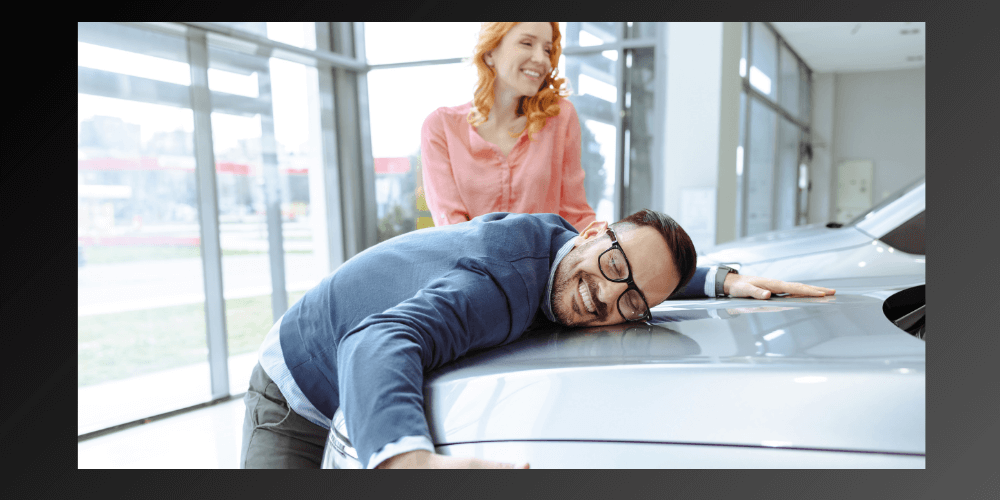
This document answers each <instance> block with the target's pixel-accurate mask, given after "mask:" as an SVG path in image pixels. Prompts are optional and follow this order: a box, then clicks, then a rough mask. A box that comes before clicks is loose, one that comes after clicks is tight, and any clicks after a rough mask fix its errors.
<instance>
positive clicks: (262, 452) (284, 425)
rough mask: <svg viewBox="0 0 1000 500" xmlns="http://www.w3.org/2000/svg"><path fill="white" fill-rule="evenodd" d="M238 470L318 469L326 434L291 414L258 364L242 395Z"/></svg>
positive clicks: (269, 378) (279, 393)
mask: <svg viewBox="0 0 1000 500" xmlns="http://www.w3.org/2000/svg"><path fill="white" fill-rule="evenodd" d="M243 402H244V403H245V404H246V408H247V411H246V415H244V417H243V445H242V447H241V450H240V468H241V469H318V468H319V467H320V462H321V461H322V460H323V447H324V446H325V445H326V439H327V434H328V433H329V432H330V431H329V430H328V429H324V428H323V427H320V426H318V425H316V424H314V423H312V422H310V421H308V420H306V419H305V418H303V417H302V416H301V415H299V414H298V413H295V412H294V411H292V409H291V408H290V407H289V406H288V402H287V401H285V397H284V396H282V395H281V391H279V390H278V385H277V384H275V383H274V381H273V380H271V377H268V376H267V373H266V372H264V369H263V368H261V366H260V363H257V366H255V367H254V369H253V373H252V374H251V375H250V387H249V388H248V389H247V393H246V395H245V396H243Z"/></svg>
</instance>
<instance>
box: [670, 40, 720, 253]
mask: <svg viewBox="0 0 1000 500" xmlns="http://www.w3.org/2000/svg"><path fill="white" fill-rule="evenodd" d="M722 28H723V24H722V23H666V37H667V39H666V47H667V50H666V52H667V53H666V54H665V59H666V60H665V61H664V60H663V59H661V60H660V61H659V63H660V64H664V65H665V66H666V112H665V124H664V127H665V128H664V134H665V138H664V146H663V165H664V172H663V175H662V176H661V179H662V183H663V184H662V185H661V186H659V187H660V188H661V189H662V190H663V191H662V193H663V195H662V198H660V199H662V200H663V201H662V203H663V206H662V207H659V208H658V209H659V210H662V211H663V212H666V213H667V214H669V215H670V216H672V217H673V218H674V219H676V220H677V222H678V223H680V224H681V226H683V227H684V229H685V230H686V231H687V232H688V234H689V235H690V236H691V239H692V240H693V241H694V244H695V247H697V248H706V247H708V246H711V245H713V244H714V243H715V233H716V231H715V221H716V192H717V191H716V187H717V183H718V179H717V172H718V163H719V137H720V133H719V123H720V104H719V103H720V78H721V69H722V59H721V58H722ZM734 150H735V148H734ZM734 155H735V153H734Z"/></svg>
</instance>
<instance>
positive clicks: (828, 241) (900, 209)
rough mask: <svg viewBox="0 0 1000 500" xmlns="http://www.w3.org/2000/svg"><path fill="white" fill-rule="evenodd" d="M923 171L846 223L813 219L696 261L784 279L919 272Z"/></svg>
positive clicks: (721, 248) (708, 251)
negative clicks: (810, 222)
mask: <svg viewBox="0 0 1000 500" xmlns="http://www.w3.org/2000/svg"><path fill="white" fill-rule="evenodd" d="M924 192H925V182H924V178H923V176H921V177H920V178H919V179H917V180H916V181H914V182H913V183H911V184H910V185H908V186H906V187H904V188H903V189H901V190H899V191H898V192H896V193H894V194H893V195H891V196H889V197H887V198H886V199H885V200H883V201H882V203H880V204H878V205H876V206H875V207H873V208H872V209H870V210H868V211H867V212H866V213H863V214H861V215H860V216H858V217H857V218H855V219H854V220H853V221H851V222H848V223H847V224H838V223H829V224H811V225H807V226H799V227H795V228H792V229H787V230H783V231H772V232H769V233H764V234H760V235H755V236H751V237H747V238H742V239H739V240H736V241H733V242H730V243H726V244H722V245H718V246H715V247H712V248H709V249H706V250H705V251H704V255H699V257H698V265H699V266H710V265H715V264H726V265H729V266H730V267H733V268H737V269H738V270H739V271H740V273H741V274H748V275H752V276H766V277H768V278H775V279H781V280H785V281H810V282H812V281H814V280H817V279H838V278H847V277H855V276H899V275H911V274H923V273H924V272H925V265H926V263H925V260H926V259H925V256H924V227H925V224H924V207H925V195H924Z"/></svg>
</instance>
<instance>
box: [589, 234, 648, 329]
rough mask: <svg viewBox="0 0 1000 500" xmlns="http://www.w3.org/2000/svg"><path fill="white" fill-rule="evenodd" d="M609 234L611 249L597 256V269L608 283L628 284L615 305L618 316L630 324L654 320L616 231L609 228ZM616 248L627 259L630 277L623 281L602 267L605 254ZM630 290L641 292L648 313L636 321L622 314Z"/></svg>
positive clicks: (626, 266) (626, 264) (626, 263)
mask: <svg viewBox="0 0 1000 500" xmlns="http://www.w3.org/2000/svg"><path fill="white" fill-rule="evenodd" d="M607 232H608V236H609V237H610V238H611V248H609V249H607V250H605V251H603V252H601V255H598V256H597V268H598V269H600V270H601V274H602V275H604V279H606V280H608V281H611V282H614V283H628V288H626V289H625V291H624V292H622V294H621V295H619V296H618V300H617V301H616V302H615V305H616V306H617V307H618V314H621V316H622V317H623V318H625V321H629V322H635V321H649V320H651V319H653V313H652V312H650V310H649V301H647V300H646V294H644V293H642V290H639V287H638V286H636V285H635V281H632V265H631V264H629V263H628V256H627V255H625V249H623V248H622V246H621V245H620V244H619V243H618V236H617V235H615V232H614V230H612V229H611V228H610V227H609V228H607ZM616 248H617V249H618V251H619V252H621V253H622V257H624V258H625V268H626V269H628V275H627V276H625V277H624V278H621V279H612V278H609V277H608V275H607V273H605V272H604V266H602V265H601V259H602V258H604V254H606V253H608V252H610V251H612V250H614V249H616ZM629 290H635V291H636V292H639V298H641V299H642V304H643V305H644V306H646V312H645V313H644V314H643V315H642V316H641V317H639V318H636V319H628V318H627V317H626V316H625V314H623V313H622V297H625V294H626V293H628V292H629Z"/></svg>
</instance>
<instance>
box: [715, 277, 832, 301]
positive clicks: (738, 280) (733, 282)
mask: <svg viewBox="0 0 1000 500" xmlns="http://www.w3.org/2000/svg"><path fill="white" fill-rule="evenodd" d="M722 291H723V292H724V293H725V294H726V295H729V296H730V297H753V298H755V299H767V298H770V297H771V294H772V293H784V294H789V295H792V296H797V297H823V296H825V295H833V294H835V293H837V291H836V290H834V289H832V288H823V287H821V286H812V285H803V284H802V283H789V282H787V281H780V280H772V279H768V278H761V277H760V276H744V275H742V274H735V273H729V274H728V275H727V276H726V282H725V283H724V284H723V285H722Z"/></svg>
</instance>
